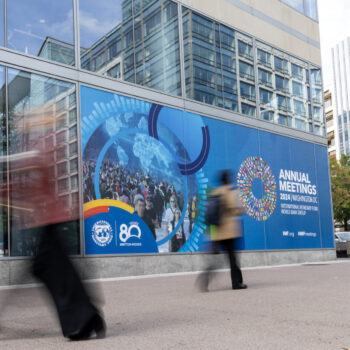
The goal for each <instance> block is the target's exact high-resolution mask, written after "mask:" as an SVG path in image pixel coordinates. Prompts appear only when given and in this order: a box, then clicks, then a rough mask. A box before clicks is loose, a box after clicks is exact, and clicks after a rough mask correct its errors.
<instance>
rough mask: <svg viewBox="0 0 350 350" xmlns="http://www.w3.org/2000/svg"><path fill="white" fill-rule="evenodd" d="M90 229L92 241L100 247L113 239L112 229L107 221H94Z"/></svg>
mask: <svg viewBox="0 0 350 350" xmlns="http://www.w3.org/2000/svg"><path fill="white" fill-rule="evenodd" d="M91 231H92V232H91V233H92V239H93V241H94V242H95V243H96V244H97V245H99V246H100V247H105V246H107V245H108V244H109V243H111V241H112V239H113V229H112V226H111V225H110V224H109V223H108V222H107V221H104V220H100V221H97V222H95V224H94V226H92V230H91Z"/></svg>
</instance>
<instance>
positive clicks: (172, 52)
mask: <svg viewBox="0 0 350 350" xmlns="http://www.w3.org/2000/svg"><path fill="white" fill-rule="evenodd" d="M177 15H178V14H177V3H175V2H173V1H170V0H154V1H131V0H124V1H123V0H115V1H112V0H105V1H102V2H92V1H80V2H79V25H80V28H79V30H80V37H81V40H80V41H81V67H82V68H83V69H87V70H91V71H94V72H97V73H100V74H103V75H107V76H110V77H112V78H116V79H122V80H125V81H128V82H131V83H136V84H139V85H142V86H148V87H150V88H153V89H156V90H161V91H164V92H167V93H170V94H174V95H181V81H180V53H179V38H178V21H177ZM197 27H198V31H199V32H201V30H202V27H201V26H200V24H199V25H198V26H197ZM197 27H196V29H197ZM206 41H207V39H206ZM197 54H198V52H197ZM199 55H200V56H201V57H207V55H206V54H203V50H200V52H199Z"/></svg>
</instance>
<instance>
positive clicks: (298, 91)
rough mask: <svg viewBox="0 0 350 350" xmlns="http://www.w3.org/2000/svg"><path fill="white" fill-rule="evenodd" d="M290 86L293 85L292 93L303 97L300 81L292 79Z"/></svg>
mask: <svg viewBox="0 0 350 350" xmlns="http://www.w3.org/2000/svg"><path fill="white" fill-rule="evenodd" d="M292 87H293V95H294V96H298V97H301V98H304V97H305V96H304V89H303V85H302V84H301V83H298V82H296V81H294V80H293V81H292Z"/></svg>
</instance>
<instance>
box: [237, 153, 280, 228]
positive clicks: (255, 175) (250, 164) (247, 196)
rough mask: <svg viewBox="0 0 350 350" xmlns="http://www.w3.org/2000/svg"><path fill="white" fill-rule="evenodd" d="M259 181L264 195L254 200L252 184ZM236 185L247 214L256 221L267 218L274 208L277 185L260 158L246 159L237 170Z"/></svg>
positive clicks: (268, 168) (269, 170)
mask: <svg viewBox="0 0 350 350" xmlns="http://www.w3.org/2000/svg"><path fill="white" fill-rule="evenodd" d="M255 179H259V180H261V181H262V182H263V185H264V194H263V196H262V197H261V198H256V197H255V196H254V194H253V191H252V183H253V181H254V180H255ZM237 184H238V187H239V189H240V192H241V193H240V198H241V203H242V205H243V206H244V208H245V209H246V211H247V214H248V215H249V216H251V217H252V218H253V219H255V220H257V221H264V220H267V219H268V218H269V216H270V215H271V214H272V213H273V211H274V210H275V208H276V202H277V185H276V180H275V177H274V176H273V174H272V171H271V169H270V167H269V166H268V165H267V164H266V163H265V161H264V160H263V159H262V158H260V157H249V158H247V159H246V160H245V161H244V162H243V163H242V164H241V167H240V168H239V172H238V175H237Z"/></svg>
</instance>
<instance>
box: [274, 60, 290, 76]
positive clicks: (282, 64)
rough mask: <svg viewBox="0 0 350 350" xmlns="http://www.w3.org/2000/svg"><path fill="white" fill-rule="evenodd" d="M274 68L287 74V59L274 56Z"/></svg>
mask: <svg viewBox="0 0 350 350" xmlns="http://www.w3.org/2000/svg"><path fill="white" fill-rule="evenodd" d="M274 61H275V70H277V71H279V72H281V73H284V74H288V61H287V60H285V59H283V58H280V57H277V56H275V59H274Z"/></svg>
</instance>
